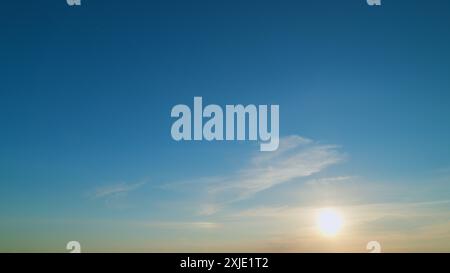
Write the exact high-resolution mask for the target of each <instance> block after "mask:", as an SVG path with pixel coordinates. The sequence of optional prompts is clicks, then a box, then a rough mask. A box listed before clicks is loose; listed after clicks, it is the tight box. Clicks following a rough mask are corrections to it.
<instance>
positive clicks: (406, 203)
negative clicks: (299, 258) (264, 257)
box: [0, 0, 450, 252]
mask: <svg viewBox="0 0 450 273" xmlns="http://www.w3.org/2000/svg"><path fill="white" fill-rule="evenodd" d="M382 2H383V5H382V6H381V7H370V6H368V5H367V4H366V3H365V1H364V0H341V1H331V0H320V1H319V0H314V1H313V0H308V1H299V0H295V1H294V0H291V1H288V0H276V1H275V0H270V1H269V0H258V1H254V0H226V1H225V0H192V1H186V0H164V1H163V0H161V1H144V0H141V1H137V0H130V1H119V0H108V1H99V0H97V1H93V0H91V1H90V0H82V6H80V7H69V6H67V4H66V3H65V1H63V0H58V1H57V0H53V1H17V0H15V1H13V0H8V1H3V2H2V5H1V8H0V126H1V127H0V251H8V252H9V251H13V252H16V251H18V252H20V251H56V252H65V251H66V250H65V245H66V243H67V242H68V241H70V240H77V241H80V242H81V245H82V250H83V251H152V252H153V251H157V252H159V251H169V252H171V251H177V252H178V251H252V252H254V251H269V252H278V251H281V252H284V251H299V252H309V251H333V252H334V251H355V252H365V251H366V249H365V246H366V243H367V242H369V241H372V240H378V241H379V242H380V243H381V244H382V247H383V250H384V251H450V185H449V183H450V149H449V148H450V141H449V140H450V123H449V117H450V102H449V100H450V79H449V75H450V50H449V49H450V29H449V27H448V26H449V25H450V2H449V1H448V0H432V1H418V0H417V1H412V0H411V1H406V0H401V1H394V0H383V1H382ZM194 96H202V97H203V101H204V104H219V105H226V104H244V105H246V104H279V105H280V134H281V138H282V140H281V145H280V149H279V150H278V151H277V152H274V153H261V152H259V145H258V144H257V143H254V142H222V143H220V142H211V143H208V142H179V143H177V142H175V141H173V140H172V138H171V135H170V127H171V125H172V122H173V120H172V119H171V118H170V111H171V108H172V107H173V106H174V105H176V104H180V103H182V104H188V105H192V103H193V97H194ZM324 207H332V208H335V209H338V210H339V211H340V212H341V213H342V215H343V219H344V227H343V229H342V231H341V233H340V234H339V236H336V238H332V239H330V238H324V237H323V236H321V235H320V234H318V232H317V228H315V223H314V215H315V213H316V212H317V210H319V209H320V208H324Z"/></svg>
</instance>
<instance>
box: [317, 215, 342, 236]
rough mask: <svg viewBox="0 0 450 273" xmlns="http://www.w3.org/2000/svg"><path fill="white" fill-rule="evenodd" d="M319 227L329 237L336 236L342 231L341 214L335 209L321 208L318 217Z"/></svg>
mask: <svg viewBox="0 0 450 273" xmlns="http://www.w3.org/2000/svg"><path fill="white" fill-rule="evenodd" d="M316 222H317V227H318V228H319V231H320V233H321V234H322V235H324V236H327V237H334V236H336V235H337V234H338V233H339V231H341V229H342V226H343V220H342V216H341V214H340V213H339V212H338V211H336V210H334V209H330V208H327V209H321V210H319V211H318V213H317V217H316Z"/></svg>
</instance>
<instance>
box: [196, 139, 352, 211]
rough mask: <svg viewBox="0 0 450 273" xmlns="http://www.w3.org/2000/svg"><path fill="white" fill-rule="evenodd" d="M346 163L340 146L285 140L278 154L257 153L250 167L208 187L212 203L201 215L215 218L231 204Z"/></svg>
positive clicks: (204, 206)
mask: <svg viewBox="0 0 450 273" xmlns="http://www.w3.org/2000/svg"><path fill="white" fill-rule="evenodd" d="M344 160H345V155H344V154H343V153H342V152H340V151H339V146H336V145H326V144H320V143H318V142H316V141H313V140H311V139H307V138H303V137H300V136H296V135H294V136H289V137H285V138H282V139H281V140H280V147H279V149H278V150H277V151H275V152H272V153H257V154H255V155H254V156H252V157H251V158H250V160H249V164H248V165H247V166H246V167H244V168H242V169H240V170H238V171H236V172H235V173H234V174H231V175H228V176H223V177H214V178H211V179H210V181H209V182H206V183H204V184H203V185H206V193H207V197H208V199H209V200H211V201H210V202H207V203H206V204H204V205H203V206H202V208H201V211H200V214H203V215H211V214H214V213H216V212H217V211H219V210H220V209H221V208H223V207H224V206H226V205H227V204H230V203H234V202H237V201H240V200H244V199H247V198H250V197H252V196H254V195H255V194H257V193H259V192H261V191H265V190H268V189H270V188H272V187H274V186H277V185H280V184H282V183H285V182H289V181H292V180H294V179H297V178H304V177H308V176H311V175H313V174H316V173H319V172H320V171H322V170H324V169H325V168H327V167H329V166H332V165H335V164H338V163H340V162H343V161H344ZM200 180H201V181H205V180H207V179H205V178H200Z"/></svg>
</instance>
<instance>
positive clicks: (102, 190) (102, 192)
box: [89, 182, 146, 199]
mask: <svg viewBox="0 0 450 273" xmlns="http://www.w3.org/2000/svg"><path fill="white" fill-rule="evenodd" d="M144 184H146V182H139V183H133V184H129V183H118V184H114V185H108V186H103V187H97V188H96V189H95V190H94V191H93V192H92V193H91V194H90V195H89V196H90V197H92V198H94V199H97V198H107V197H114V196H118V195H125V194H127V193H129V192H132V191H134V190H136V189H138V188H140V187H142V186H143V185H144Z"/></svg>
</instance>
